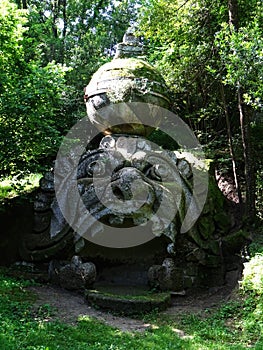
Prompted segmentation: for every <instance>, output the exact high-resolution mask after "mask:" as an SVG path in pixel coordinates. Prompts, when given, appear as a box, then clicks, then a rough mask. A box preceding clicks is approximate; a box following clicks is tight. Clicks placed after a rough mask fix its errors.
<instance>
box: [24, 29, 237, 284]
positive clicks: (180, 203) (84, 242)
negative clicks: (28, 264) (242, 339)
mask: <svg viewBox="0 0 263 350" xmlns="http://www.w3.org/2000/svg"><path fill="white" fill-rule="evenodd" d="M141 53H142V48H141V46H140V44H139V42H138V40H137V39H136V38H135V37H134V36H133V34H132V33H131V32H130V31H129V32H128V33H127V34H126V35H125V36H124V42H123V43H122V44H119V46H118V47H117V53H116V57H115V59H114V60H113V61H112V62H109V63H106V64H105V65H103V66H102V67H101V68H100V69H99V70H98V71H97V72H96V73H95V74H94V76H93V77H92V79H91V81H90V83H89V85H88V86H87V87H86V88H85V102H86V106H87V114H88V117H89V120H90V121H91V123H93V124H94V125H95V126H96V127H97V128H98V130H99V131H100V132H101V136H100V137H99V143H98V144H97V146H96V147H93V149H90V147H87V149H86V150H85V151H84V152H82V154H81V155H79V160H78V162H77V163H76V164H77V167H76V168H77V169H75V168H74V167H73V168H74V171H75V180H74V181H71V179H72V164H71V163H72V162H74V159H73V158H74V156H73V157H71V156H69V153H68V154H67V156H65V157H64V158H63V157H62V158H60V159H59V160H58V159H57V161H56V171H55V177H56V179H55V181H54V172H49V173H46V174H45V176H44V177H43V179H42V180H41V183H40V187H41V189H40V192H39V194H38V197H37V199H36V201H35V226H34V232H33V233H30V234H29V235H28V236H27V237H26V238H25V239H24V241H23V242H22V247H21V256H22V257H23V258H24V259H25V260H33V261H50V260H52V259H54V258H56V259H60V258H61V259H71V258H72V256H74V255H75V254H78V255H80V256H81V257H82V258H83V259H84V260H85V261H88V260H89V261H90V260H92V261H93V262H95V264H96V263H97V264H98V265H100V266H105V265H106V266H107V267H109V266H115V265H116V264H117V265H118V264H119V266H123V265H125V264H126V265H127V266H126V267H125V268H124V271H126V272H127V270H129V271H130V272H129V273H130V274H132V272H131V270H132V269H134V270H135V271H137V272H138V271H139V272H138V274H137V276H141V280H142V283H145V282H147V278H149V282H150V284H151V286H156V287H160V288H161V289H173V290H176V289H182V288H185V287H191V286H194V285H199V284H202V283H203V282H208V280H210V277H211V276H209V275H210V274H212V275H214V274H217V276H218V274H220V277H219V278H218V277H215V278H212V282H211V284H213V283H216V282H215V280H217V281H218V280H221V281H222V282H223V279H224V268H225V267H224V257H223V255H224V254H223V252H222V249H223V247H224V244H225V245H227V242H228V239H226V237H228V236H227V235H228V234H229V232H230V230H231V225H232V223H231V222H230V220H229V219H228V217H227V215H226V214H224V208H223V207H224V201H223V200H222V197H221V195H220V194H219V191H218V192H217V190H216V189H215V188H214V189H213V193H212V196H213V199H212V200H211V193H208V199H207V202H206V205H205V208H204V210H203V213H202V216H201V218H200V219H199V221H198V222H197V224H196V225H194V226H193V227H190V228H189V229H188V230H187V232H183V233H182V232H181V231H182V230H181V231H180V229H181V227H182V223H183V221H184V219H185V217H186V213H187V211H188V209H189V208H190V209H191V213H192V216H193V217H194V219H193V222H194V221H195V220H196V218H197V216H198V214H196V213H197V212H198V211H200V212H201V210H202V208H199V207H198V203H197V202H196V196H198V195H200V196H202V195H204V193H203V194H202V192H204V191H205V190H206V189H205V190H204V188H200V189H199V191H200V192H199V193H198V192H197V195H196V194H195V196H194V195H193V188H194V185H195V183H194V179H193V174H194V175H195V177H196V176H199V175H200V176H203V173H204V172H205V170H204V165H202V166H201V168H200V163H198V158H196V157H195V156H194V155H193V154H191V153H189V152H180V150H178V151H169V150H164V149H163V148H162V147H161V146H162V145H156V144H154V143H153V142H151V141H150V140H149V139H148V136H149V135H150V134H151V132H152V131H153V130H154V129H155V128H157V127H158V125H159V124H160V122H161V121H162V118H164V117H165V113H163V112H164V110H165V109H166V110H169V109H170V106H171V101H170V95H169V91H168V88H167V87H166V85H165V82H164V80H163V78H162V77H161V76H160V74H159V73H158V72H157V71H156V70H155V69H154V68H153V67H152V66H151V65H149V64H148V63H146V62H145V61H144V60H142V59H141V58H137V57H136V58H135V57H133V56H134V55H135V56H138V55H140V54H141ZM134 103H135V105H134ZM113 121H114V122H113ZM83 125H84V124H83ZM87 125H88V124H87ZM171 127H173V126H172V124H171ZM177 127H178V126H177ZM178 128H179V127H178ZM73 148H74V147H73ZM70 169H71V170H70ZM55 183H57V185H56V186H57V187H56V186H55ZM210 186H211V184H210ZM55 187H56V193H55ZM201 187H202V186H201ZM76 188H77V191H78V195H77V196H74V197H72V193H73V192H74V191H75V192H76ZM197 191H198V190H197ZM210 192H211V191H210ZM205 194H206V193H205ZM72 198H74V200H72ZM83 205H84V206H83ZM64 207H66V208H67V209H64ZM84 207H85V208H86V209H87V211H88V214H89V217H88V220H87V217H86V216H87V213H86V214H85V212H84V211H83V208H84ZM200 212H199V214H200ZM219 212H220V215H219ZM80 213H81V214H80ZM188 215H189V212H188ZM69 216H70V220H68V217H69ZM68 222H69V223H68ZM76 227H77V228H79V230H77V229H76ZM128 228H132V231H131V232H132V234H131V235H129V234H128V235H126V234H125V232H126V231H127V229H128ZM121 229H123V234H118V235H117V237H118V238H117V239H116V238H115V237H116V236H115V235H116V232H117V231H118V232H120V230H121ZM80 231H81V234H80ZM124 231H125V232H124ZM156 237H159V238H156ZM151 240H152V241H153V242H152V243H151V242H150V241H151ZM136 242H137V243H136ZM149 242H150V243H149ZM154 242H155V243H154ZM136 245H138V246H139V245H142V248H132V247H135V246H136ZM99 246H104V247H107V248H105V249H104V248H101V247H99ZM116 248H119V250H118V249H116ZM129 248H130V249H129ZM166 248H167V249H166ZM136 249H137V250H136ZM229 249H230V250H231V248H229ZM149 251H150V253H149ZM68 269H71V270H72V267H68ZM125 269H126V270H125ZM148 269H150V270H149V275H148V277H147V271H148ZM64 270H65V269H64ZM71 270H70V271H71ZM101 271H102V273H101V276H102V275H103V268H101ZM158 271H159V272H158ZM113 273H114V272H113ZM109 274H110V270H109V271H108V272H107V273H106V274H104V277H103V278H105V275H107V276H106V279H107V277H109ZM94 275H95V273H94V272H93V276H94ZM135 275H136V274H135ZM98 276H100V274H98ZM207 276H209V278H208V277H207ZM114 277H115V279H116V276H113V277H111V280H114ZM101 278H102V277H101ZM127 280H129V278H128V279H126V282H127ZM139 280H140V278H138V279H136V278H135V279H134V278H133V283H140V282H139ZM129 282H131V281H130V280H129Z"/></svg>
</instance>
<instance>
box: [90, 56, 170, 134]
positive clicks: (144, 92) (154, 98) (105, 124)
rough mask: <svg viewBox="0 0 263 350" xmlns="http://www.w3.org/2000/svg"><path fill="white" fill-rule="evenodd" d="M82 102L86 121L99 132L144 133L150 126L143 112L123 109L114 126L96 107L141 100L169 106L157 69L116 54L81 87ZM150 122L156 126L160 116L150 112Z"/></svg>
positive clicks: (166, 90)
mask: <svg viewBox="0 0 263 350" xmlns="http://www.w3.org/2000/svg"><path fill="white" fill-rule="evenodd" d="M85 102H86V107H87V114H88V117H89V119H90V121H91V122H92V123H93V124H94V125H95V126H96V127H97V128H98V129H99V130H100V131H101V132H103V133H105V134H110V133H116V134H119V133H121V134H122V133H123V134H132V135H141V136H147V135H148V134H149V133H150V132H151V131H152V127H147V125H144V120H143V116H132V117H131V114H129V113H130V112H129V111H127V110H125V109H124V110H123V112H121V114H120V116H118V124H119V125H118V126H112V124H111V123H110V120H109V115H107V113H103V114H101V113H100V109H101V108H103V107H105V106H108V105H112V104H117V103H121V102H145V103H148V104H153V105H157V106H160V107H163V108H167V109H169V108H170V105H171V103H170V99H169V92H168V88H167V86H166V85H165V82H164V79H163V78H162V76H161V75H160V73H159V72H158V71H157V70H156V69H155V68H154V67H152V66H151V65H150V64H149V63H147V62H145V61H143V60H142V59H138V58H118V59H114V60H113V61H111V62H109V63H106V64H104V65H103V66H102V67H100V68H99V69H98V71H97V72H96V73H95V74H94V75H93V77H92V79H91V81H90V83H89V84H88V85H87V87H86V88H85ZM152 118H153V120H152V126H155V127H158V125H159V123H160V117H159V116H158V117H156V119H155V116H154V115H153V116H152ZM131 120H132V122H131Z"/></svg>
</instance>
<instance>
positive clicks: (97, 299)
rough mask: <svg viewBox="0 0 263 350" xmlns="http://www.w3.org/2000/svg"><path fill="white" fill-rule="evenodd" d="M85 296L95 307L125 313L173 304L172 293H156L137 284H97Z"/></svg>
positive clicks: (162, 307)
mask: <svg viewBox="0 0 263 350" xmlns="http://www.w3.org/2000/svg"><path fill="white" fill-rule="evenodd" d="M85 297H86V299H87V301H88V303H90V304H91V305H92V306H94V307H97V308H100V309H102V310H108V311H111V312H114V313H118V314H123V315H136V314H141V313H146V312H151V311H153V310H158V311H163V310H166V309H167V308H168V307H169V306H170V304H171V295H170V293H154V292H151V291H149V289H147V287H145V288H143V287H140V288H139V287H137V286H134V287H131V286H97V287H95V289H92V290H86V293H85Z"/></svg>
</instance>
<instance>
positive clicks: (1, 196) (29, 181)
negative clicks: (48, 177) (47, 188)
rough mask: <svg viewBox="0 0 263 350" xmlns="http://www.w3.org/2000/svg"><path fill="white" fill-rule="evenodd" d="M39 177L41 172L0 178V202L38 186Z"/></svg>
mask: <svg viewBox="0 0 263 350" xmlns="http://www.w3.org/2000/svg"><path fill="white" fill-rule="evenodd" d="M41 177H42V174H29V175H27V176H23V177H21V178H20V177H18V176H16V177H13V178H11V177H10V178H2V179H0V202H3V201H4V200H5V199H11V198H14V197H16V196H18V195H21V194H24V193H27V192H31V191H32V190H33V189H34V188H36V187H38V186H39V180H40V178H41Z"/></svg>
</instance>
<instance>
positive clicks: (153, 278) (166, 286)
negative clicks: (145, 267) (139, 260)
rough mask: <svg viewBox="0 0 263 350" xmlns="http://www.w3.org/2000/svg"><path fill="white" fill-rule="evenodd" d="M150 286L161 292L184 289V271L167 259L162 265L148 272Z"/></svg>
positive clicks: (155, 266)
mask: <svg viewBox="0 0 263 350" xmlns="http://www.w3.org/2000/svg"><path fill="white" fill-rule="evenodd" d="M148 280H149V285H150V286H151V287H152V288H156V289H160V290H161V291H166V290H171V291H179V290H182V289H183V272H182V269H180V268H178V267H176V266H175V263H174V260H173V259H171V258H167V259H165V260H164V261H163V264H162V265H153V266H151V267H150V269H149V271H148Z"/></svg>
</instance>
